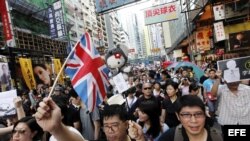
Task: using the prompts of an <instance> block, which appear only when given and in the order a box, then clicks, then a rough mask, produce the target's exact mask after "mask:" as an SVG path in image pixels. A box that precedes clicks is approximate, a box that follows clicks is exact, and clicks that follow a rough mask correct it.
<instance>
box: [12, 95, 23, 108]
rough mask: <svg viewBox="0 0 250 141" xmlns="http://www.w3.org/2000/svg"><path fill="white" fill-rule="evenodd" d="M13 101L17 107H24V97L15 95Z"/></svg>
mask: <svg viewBox="0 0 250 141" xmlns="http://www.w3.org/2000/svg"><path fill="white" fill-rule="evenodd" d="M13 102H14V105H15V108H20V107H22V99H21V97H20V96H18V97H15V98H14V100H13Z"/></svg>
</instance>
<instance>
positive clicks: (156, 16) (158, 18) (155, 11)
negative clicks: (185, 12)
mask: <svg viewBox="0 0 250 141" xmlns="http://www.w3.org/2000/svg"><path fill="white" fill-rule="evenodd" d="M177 13H178V8H177V2H173V3H166V4H163V5H159V6H155V7H151V8H149V9H146V10H145V11H144V19H145V24H146V25H149V24H155V23H159V22H164V21H170V20H174V19H177V18H178V17H177Z"/></svg>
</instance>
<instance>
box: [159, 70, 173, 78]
mask: <svg viewBox="0 0 250 141" xmlns="http://www.w3.org/2000/svg"><path fill="white" fill-rule="evenodd" d="M161 74H162V75H165V76H166V78H171V76H170V75H169V74H168V72H167V71H166V70H163V71H162V72H161Z"/></svg>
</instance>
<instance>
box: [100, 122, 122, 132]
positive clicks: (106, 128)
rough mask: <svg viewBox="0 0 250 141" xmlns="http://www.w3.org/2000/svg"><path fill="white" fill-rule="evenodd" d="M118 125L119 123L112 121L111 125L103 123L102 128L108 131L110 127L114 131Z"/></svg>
mask: <svg viewBox="0 0 250 141" xmlns="http://www.w3.org/2000/svg"><path fill="white" fill-rule="evenodd" d="M119 125H120V124H119V123H113V124H111V125H104V126H103V130H104V132H108V131H109V130H110V129H111V130H112V131H113V132H116V131H118V129H119Z"/></svg>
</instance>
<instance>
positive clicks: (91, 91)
mask: <svg viewBox="0 0 250 141" xmlns="http://www.w3.org/2000/svg"><path fill="white" fill-rule="evenodd" d="M65 72H66V73H67V74H68V75H69V77H70V80H71V83H72V86H73V87H74V89H75V91H76V92H77V94H78V95H79V97H80V98H81V100H82V101H83V102H84V103H85V105H86V106H87V108H88V110H89V111H93V110H94V108H95V107H96V105H98V104H100V103H101V102H102V101H103V99H104V98H105V96H106V92H107V88H108V86H109V81H108V73H109V69H108V68H107V67H106V65H105V62H104V60H103V59H102V58H101V56H100V55H99V53H98V51H97V50H96V48H95V47H94V46H93V44H92V41H91V38H90V35H89V33H87V32H86V33H85V34H84V35H83V36H82V37H81V39H80V41H78V42H77V44H76V47H75V50H74V53H73V54H72V56H70V59H69V61H68V62H67V68H66V70H65Z"/></svg>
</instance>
